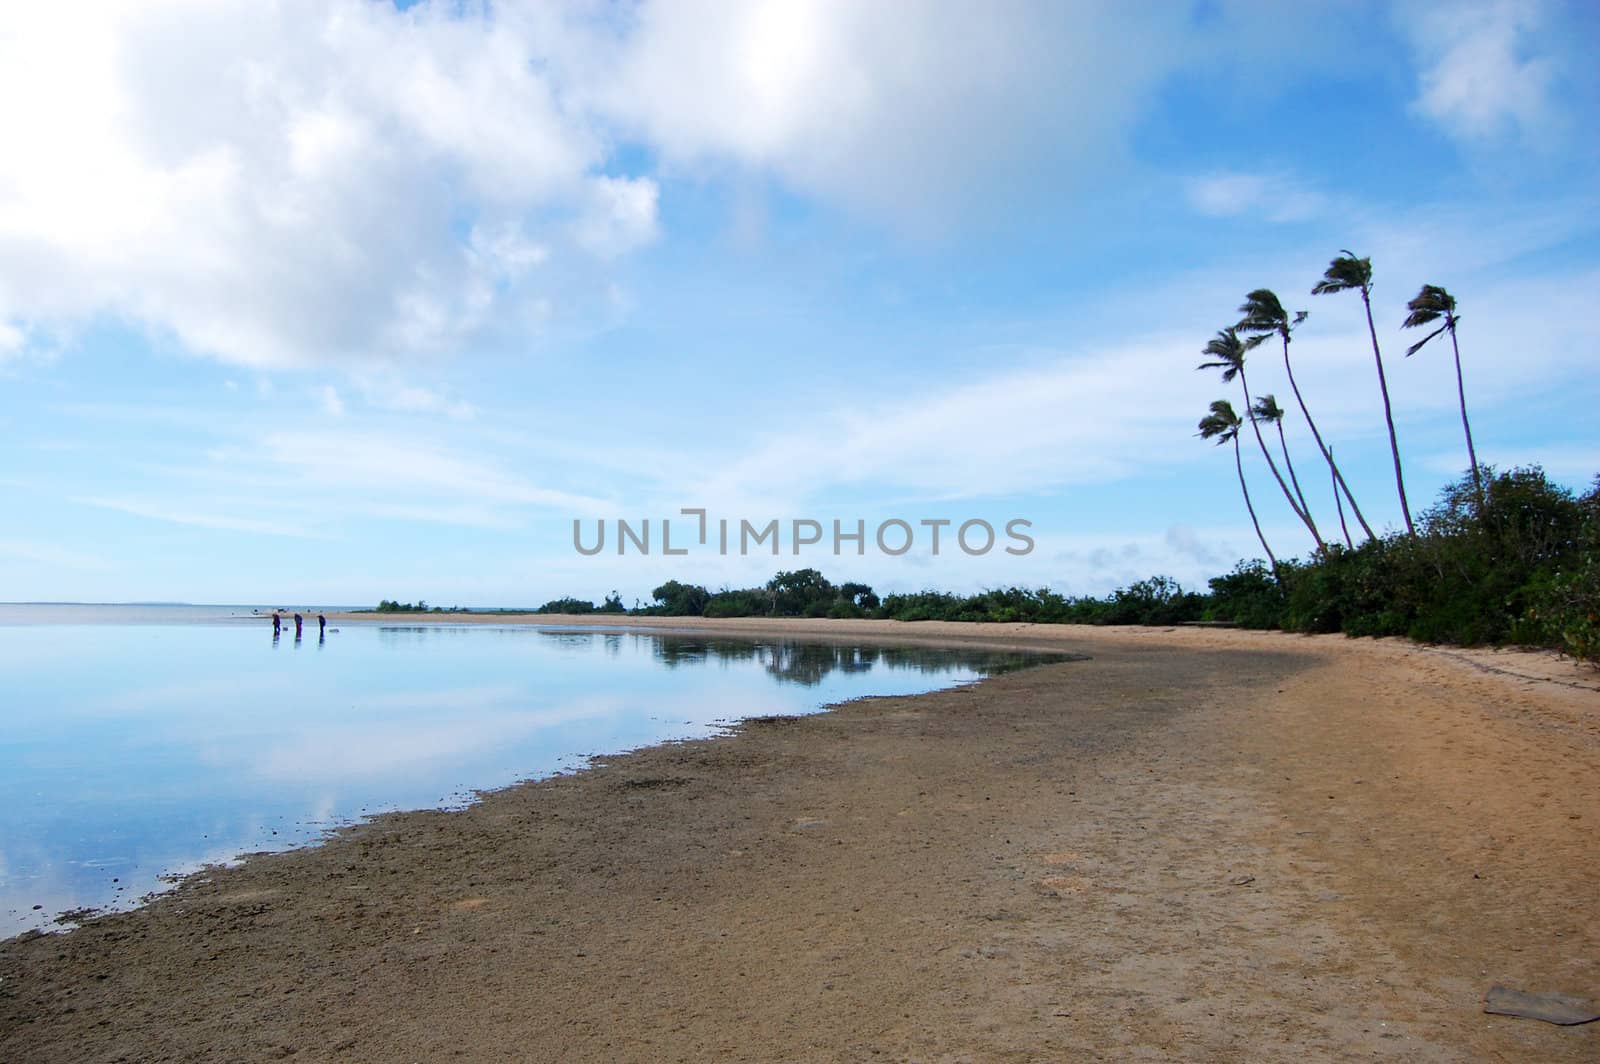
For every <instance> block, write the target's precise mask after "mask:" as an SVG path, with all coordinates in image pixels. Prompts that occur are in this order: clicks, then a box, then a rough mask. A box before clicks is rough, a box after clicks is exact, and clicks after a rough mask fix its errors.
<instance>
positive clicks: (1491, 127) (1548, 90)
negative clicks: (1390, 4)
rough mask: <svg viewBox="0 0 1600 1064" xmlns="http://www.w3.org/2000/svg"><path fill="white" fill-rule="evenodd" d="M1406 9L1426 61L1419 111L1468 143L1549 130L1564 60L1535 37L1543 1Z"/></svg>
mask: <svg viewBox="0 0 1600 1064" xmlns="http://www.w3.org/2000/svg"><path fill="white" fill-rule="evenodd" d="M1406 12H1407V14H1406V25H1407V28H1408V30H1409V32H1410V34H1411V37H1412V40H1413V43H1414V46H1415V48H1416V50H1417V53H1418V55H1419V57H1420V58H1421V60H1422V64H1421V66H1420V68H1419V71H1418V86H1417V97H1416V100H1415V101H1414V103H1413V107H1414V108H1415V109H1416V111H1417V112H1418V113H1419V114H1422V115H1424V116H1426V117H1428V118H1430V119H1432V120H1433V121H1435V122H1437V123H1439V124H1440V125H1441V126H1443V127H1444V128H1445V129H1446V130H1447V131H1448V132H1449V133H1451V134H1452V135H1453V136H1456V137H1459V138H1461V139H1463V140H1469V141H1483V140H1488V139H1492V138H1496V137H1501V136H1504V135H1507V134H1512V133H1519V134H1523V135H1529V134H1534V133H1538V132H1540V131H1542V130H1545V129H1547V128H1548V127H1549V126H1550V125H1551V123H1552V121H1553V120H1554V119H1555V117H1556V113H1557V108H1556V106H1555V98H1554V88H1555V85H1556V81H1557V76H1558V73H1559V62H1558V60H1557V58H1556V56H1555V55H1554V54H1552V53H1551V52H1549V51H1546V50H1543V44H1542V42H1541V41H1540V39H1539V37H1538V36H1537V35H1536V33H1535V31H1537V30H1539V29H1540V28H1541V27H1542V25H1543V23H1544V20H1545V5H1544V4H1542V3H1539V2H1538V0H1485V2H1479V3H1457V4H1451V5H1449V6H1447V7H1438V8H1434V9H1432V10H1430V11H1423V12H1420V13H1419V12H1418V11H1416V10H1415V9H1413V8H1409V7H1408V8H1407V9H1406Z"/></svg>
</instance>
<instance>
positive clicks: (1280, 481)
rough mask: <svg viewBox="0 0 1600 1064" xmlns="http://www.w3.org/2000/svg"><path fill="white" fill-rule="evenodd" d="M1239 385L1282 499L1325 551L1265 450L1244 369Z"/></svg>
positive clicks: (1246, 409) (1276, 466) (1241, 369)
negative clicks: (1287, 502) (1285, 500)
mask: <svg viewBox="0 0 1600 1064" xmlns="http://www.w3.org/2000/svg"><path fill="white" fill-rule="evenodd" d="M1239 385H1240V386H1241V387H1242V388H1243V389H1244V409H1245V413H1246V414H1247V415H1248V416H1249V418H1250V427H1251V428H1252V429H1254V430H1255V433H1256V442H1257V443H1259V444H1260V445H1261V453H1262V454H1263V455H1265V456H1266V459H1267V468H1268V469H1270V470H1272V475H1273V476H1274V477H1275V478H1277V481H1278V487H1280V488H1282V489H1283V497H1284V498H1285V499H1288V500H1289V509H1291V510H1293V511H1294V515H1295V516H1296V517H1298V518H1300V520H1301V521H1304V522H1305V526H1306V528H1308V529H1310V530H1311V538H1312V539H1314V540H1316V542H1317V550H1318V551H1319V552H1320V551H1324V550H1327V544H1325V543H1323V542H1322V533H1320V532H1318V531H1317V525H1316V522H1315V521H1313V520H1311V515H1310V514H1309V513H1307V512H1306V511H1305V510H1302V509H1301V508H1300V504H1299V503H1297V502H1295V501H1294V495H1293V493H1292V492H1290V491H1289V485H1288V484H1286V483H1284V480H1283V474H1282V473H1279V472H1278V463H1277V462H1274V461H1273V460H1272V451H1270V450H1269V449H1268V448H1267V441H1266V440H1265V439H1264V438H1262V435H1261V426H1260V425H1259V424H1258V423H1257V422H1256V414H1255V411H1254V410H1253V409H1251V405H1250V384H1249V382H1248V381H1246V380H1245V376H1244V369H1243V368H1242V367H1241V368H1240V370H1239Z"/></svg>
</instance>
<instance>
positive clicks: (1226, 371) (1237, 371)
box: [1196, 329, 1326, 551]
mask: <svg viewBox="0 0 1600 1064" xmlns="http://www.w3.org/2000/svg"><path fill="white" fill-rule="evenodd" d="M1248 346H1249V345H1247V344H1246V343H1245V342H1244V341H1243V340H1241V339H1239V333H1238V332H1237V331H1236V330H1234V329H1223V330H1221V331H1219V332H1218V333H1217V335H1216V336H1213V337H1212V338H1211V339H1210V340H1209V341H1207V342H1206V346H1205V347H1204V348H1203V349H1202V350H1201V354H1203V355H1207V356H1209V357H1210V359H1211V361H1209V362H1202V363H1200V365H1199V366H1197V367H1196V368H1197V369H1220V370H1221V371H1222V383H1224V384H1229V383H1231V382H1232V381H1233V378H1234V377H1238V378H1239V386H1240V387H1242V388H1243V389H1244V409H1245V413H1246V414H1247V415H1248V416H1249V418H1250V427H1251V428H1253V429H1254V430H1255V433H1256V443H1258V444H1260V445H1261V453H1262V454H1263V455H1265V456H1266V459H1267V468H1269V469H1271V470H1272V475H1273V476H1274V477H1275V478H1277V481H1278V487H1280V488H1282V489H1283V497H1284V498H1285V499H1288V500H1289V509H1291V510H1293V511H1294V515H1295V516H1296V517H1298V518H1300V520H1301V521H1303V522H1304V523H1305V526H1306V528H1307V529H1309V530H1310V532H1311V538H1312V539H1314V540H1316V543H1317V550H1319V551H1321V550H1323V549H1325V547H1326V544H1324V543H1323V542H1322V533H1320V532H1318V531H1317V524H1316V522H1315V521H1313V520H1312V519H1311V513H1310V512H1309V511H1308V510H1306V508H1305V506H1304V504H1303V502H1298V501H1296V500H1295V496H1294V493H1293V492H1291V491H1290V490H1289V485H1288V484H1286V483H1284V480H1283V474H1282V473H1279V472H1278V463H1277V462H1275V461H1273V459H1272V451H1270V450H1269V449H1268V448H1267V441H1266V440H1265V439H1264V438H1263V437H1262V435H1261V426H1260V425H1258V424H1257V423H1256V418H1255V408H1254V404H1252V403H1251V401H1250V382H1249V380H1248V379H1246V377H1245V375H1244V356H1245V351H1246V350H1247V348H1248Z"/></svg>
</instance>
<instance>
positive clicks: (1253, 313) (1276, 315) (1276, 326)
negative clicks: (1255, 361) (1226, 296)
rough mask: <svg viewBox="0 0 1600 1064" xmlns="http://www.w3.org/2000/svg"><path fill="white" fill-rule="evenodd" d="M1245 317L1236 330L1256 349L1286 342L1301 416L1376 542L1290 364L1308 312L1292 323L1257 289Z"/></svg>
mask: <svg viewBox="0 0 1600 1064" xmlns="http://www.w3.org/2000/svg"><path fill="white" fill-rule="evenodd" d="M1239 313H1240V314H1241V315H1242V317H1241V318H1240V319H1239V324H1238V325H1236V326H1234V328H1236V329H1238V330H1239V331H1240V332H1243V333H1251V334H1252V335H1251V337H1250V340H1249V343H1248V345H1249V346H1250V347H1255V346H1256V345H1257V344H1259V343H1261V342H1262V341H1263V340H1265V339H1266V338H1267V336H1268V334H1270V333H1277V334H1278V337H1279V339H1281V340H1282V341H1283V368H1284V369H1285V370H1286V371H1288V374H1289V387H1290V388H1291V389H1293V391H1294V398H1295V402H1297V403H1299V404H1300V413H1302V414H1304V415H1305V418H1306V424H1307V425H1309V426H1310V427H1311V438H1312V439H1314V440H1316V441H1317V450H1319V451H1321V452H1322V459H1323V461H1325V462H1327V463H1328V468H1329V469H1330V470H1331V471H1332V472H1333V479H1334V480H1335V481H1336V482H1337V483H1338V485H1339V487H1340V488H1342V489H1343V490H1344V497H1345V498H1346V499H1347V500H1349V502H1350V509H1351V511H1352V512H1354V513H1355V515H1356V520H1357V521H1359V522H1361V530H1362V531H1363V532H1365V533H1366V534H1367V538H1368V539H1376V538H1377V536H1375V535H1374V534H1373V532H1372V526H1371V525H1369V524H1367V519H1366V518H1365V517H1364V516H1362V513H1361V507H1360V506H1358V505H1356V497H1355V496H1354V495H1352V494H1350V485H1348V484H1346V483H1345V480H1344V474H1343V473H1341V472H1339V467H1338V465H1337V464H1335V462H1334V460H1333V452H1332V451H1330V450H1329V449H1328V446H1327V444H1325V443H1323V442H1322V433H1320V432H1318V431H1317V423H1316V422H1315V421H1313V420H1312V419H1311V411H1310V410H1308V409H1306V400H1305V397H1304V396H1303V395H1301V394H1300V385H1299V384H1298V383H1296V382H1295V379H1294V366H1293V365H1292V364H1291V363H1290V361H1289V333H1290V331H1291V330H1292V329H1293V328H1294V327H1295V326H1296V325H1299V324H1300V323H1301V322H1303V321H1305V320H1306V312H1305V311H1303V310H1302V311H1298V312H1296V313H1295V316H1294V320H1293V321H1292V322H1291V321H1290V320H1289V312H1288V311H1286V310H1284V309H1283V304H1282V303H1281V302H1280V301H1279V300H1278V297H1277V296H1276V295H1275V294H1273V292H1272V290H1271V289H1270V288H1257V289H1256V290H1255V291H1254V292H1251V293H1250V294H1249V295H1247V296H1245V298H1244V303H1243V304H1241V305H1240V307H1239Z"/></svg>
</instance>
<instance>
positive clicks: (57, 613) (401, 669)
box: [0, 607, 1021, 935]
mask: <svg viewBox="0 0 1600 1064" xmlns="http://www.w3.org/2000/svg"><path fill="white" fill-rule="evenodd" d="M74 611H75V612H74ZM164 618H178V619H181V620H182V621H183V622H184V623H163V619H164ZM86 621H88V622H91V623H85V622H86ZM96 621H98V622H101V623H92V622H96ZM106 622H109V623H106ZM306 631H307V634H306V637H305V639H304V640H302V641H300V642H299V643H297V642H296V641H295V639H294V635H293V628H292V624H291V626H289V627H288V628H286V630H285V635H284V637H283V638H282V639H280V640H277V641H276V642H275V641H274V640H273V639H272V635H271V630H270V628H269V627H268V625H267V624H266V622H265V621H264V620H262V619H261V618H259V617H253V616H251V615H250V611H249V610H248V609H247V608H238V609H215V610H213V611H211V612H199V613H196V612H193V611H191V612H187V613H181V614H180V613H178V612H176V609H175V608H166V607H154V608H141V609H140V610H137V611H130V610H127V609H122V610H120V612H119V611H118V610H112V609H104V608H98V609H96V608H91V609H88V610H84V609H83V608H76V607H75V608H66V607H0V677H3V686H4V694H3V696H0V724H3V728H0V935H5V934H13V933H16V932H19V931H22V930H25V929H27V928H31V927H50V926H54V920H55V917H56V916H57V915H58V914H60V913H62V912H66V911H71V910H75V909H79V908H99V907H107V906H126V905H129V904H132V903H133V902H135V901H136V900H137V899H138V898H139V897H141V896H142V895H144V894H146V893H147V892H149V891H151V890H154V889H158V888H159V887H160V886H162V883H163V881H162V878H161V877H162V876H163V875H173V874H181V873H183V872H187V871H191V870H193V869H195V868H198V867H200V866H201V865H203V864H206V863H210V862H218V861H226V860H229V859H232V858H234V857H236V856H237V855H239V854H242V853H248V852H256V851H262V850H272V849H282V848H286V847H288V846H292V845H296V844H300V843H304V842H306V841H309V840H314V839H316V838H317V837H319V836H320V835H321V834H322V833H323V832H324V831H325V830H327V829H328V828H330V827H335V826H338V825H340V824H345V823H349V822H351V821H353V820H356V819H359V818H360V817H362V816H365V815H370V814H372V813H378V812H383V811H386V810H393V809H417V808H427V807H440V806H444V807H449V806H453V805H460V804H462V803H464V802H467V801H470V800H471V797H472V795H473V792H475V791H477V790H486V789H491V788H494V787H501V786H505V785H507V784H510V783H514V782H516V781H518V780H523V779H530V778H537V777H541V776H547V775H550V774H552V773H556V772H561V771H567V770H572V769H575V768H580V767H582V765H583V764H584V763H585V762H586V761H587V759H588V758H589V757H591V756H594V755H603V754H607V753H615V752H618V751H622V750H628V749H633V748H636V747H639V746H643V745H647V744H650V743H656V742H661V741H664V740H668V739H681V738H695V737H700V736H704V735H707V734H711V733H713V732H714V731H716V730H717V729H718V728H719V727H721V726H723V725H726V724H727V723H729V722H731V721H734V720H738V719H740V718H744V717H750V716H758V715H765V714H794V713H808V712H814V711H815V710H817V709H819V708H821V707H822V706H824V705H828V704H830V703H834V702H839V701H843V700H845V699H850V698H858V697H862V696H866V695H899V694H916V693H920V692H924V691H930V690H934V689H937V688H941V687H947V686H950V685H953V684H958V683H964V682H968V681H971V680H974V679H977V678H979V677H980V676H982V675H985V674H986V673H988V672H991V671H997V670H1000V669H1004V668H1009V667H1013V666H1015V665H1016V664H1017V663H1018V662H1019V660H1021V659H1020V658H1019V656H1018V655H1015V654H1008V653H1003V652H994V651H985V650H974V649H944V648H938V649H930V648H886V647H876V646H849V645H841V644H819V643H800V642H793V641H786V640H771V639H768V640H741V639H727V638H720V637H708V636H705V635H702V634H674V633H670V632H659V631H652V632H630V633H626V634H617V633H605V632H599V631H589V630H580V629H570V628H568V629H552V628H536V627H530V626H511V625H505V626H501V625H479V624H473V625H455V626H452V625H449V624H415V623H406V622H403V621H402V622H397V623H389V622H385V623H381V624H359V625H344V626H343V627H342V628H339V629H330V630H329V633H328V635H327V637H326V639H325V640H322V641H319V639H318V635H317V628H316V623H315V619H314V618H313V619H312V623H311V624H310V625H309V626H308V627H307V630H306Z"/></svg>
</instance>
